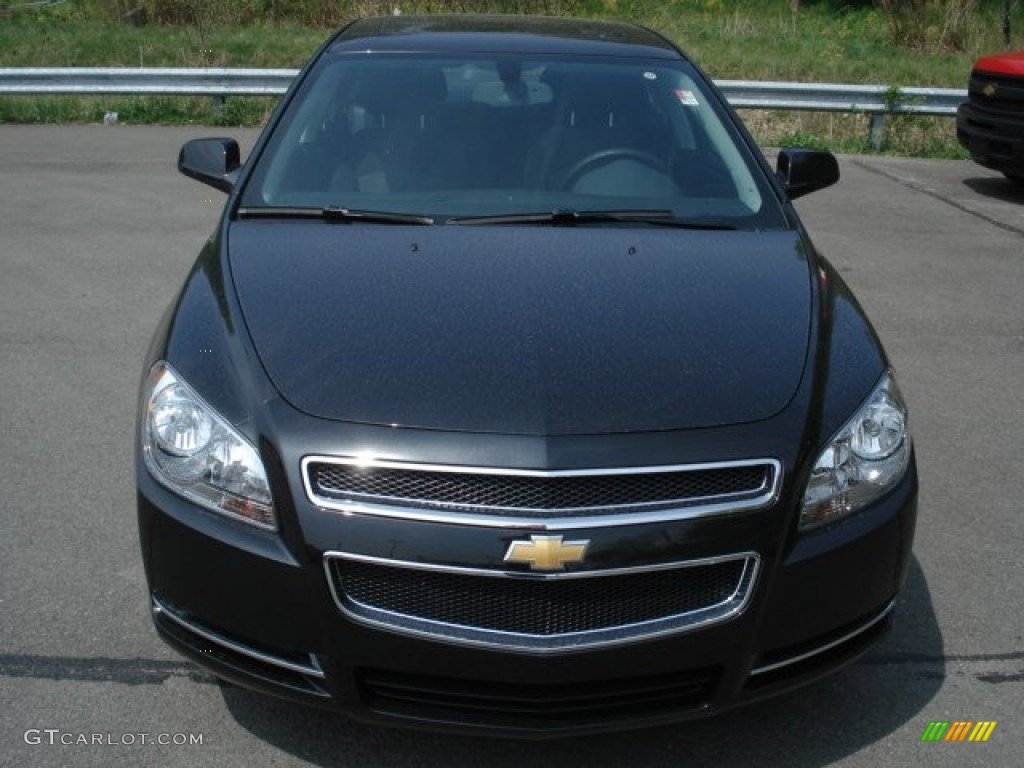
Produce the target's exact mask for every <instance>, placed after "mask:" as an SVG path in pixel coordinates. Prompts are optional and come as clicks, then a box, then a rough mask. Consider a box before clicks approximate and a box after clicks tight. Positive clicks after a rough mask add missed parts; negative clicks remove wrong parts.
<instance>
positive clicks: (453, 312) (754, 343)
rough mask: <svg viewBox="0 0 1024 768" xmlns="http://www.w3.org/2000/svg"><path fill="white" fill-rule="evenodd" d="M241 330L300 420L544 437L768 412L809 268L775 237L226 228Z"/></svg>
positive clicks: (625, 231)
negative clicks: (313, 418)
mask: <svg viewBox="0 0 1024 768" xmlns="http://www.w3.org/2000/svg"><path fill="white" fill-rule="evenodd" d="M228 241H229V242H228V247H229V248H230V256H229V261H230V269H231V274H232V278H233V282H234V286H235V289H236V291H237V295H238V298H239V302H240V305H241V308H242V314H243V317H244V320H245V324H246V326H247V328H248V330H249V333H250V334H251V337H252V340H253V343H254V344H255V347H256V350H257V352H258V354H259V357H260V359H261V360H262V362H263V365H264V367H265V369H266V372H267V374H268V375H269V377H270V379H271V380H272V381H273V383H274V385H275V386H276V387H277V389H278V390H279V392H280V393H281V395H282V397H283V398H284V399H285V400H287V401H288V402H289V403H291V404H292V405H293V406H294V407H295V408H298V409H300V410H301V411H304V412H305V413H307V414H310V415H313V416H318V417H322V418H327V419H337V420H344V421H349V422H359V423H369V424H383V425H395V426H403V427H419V428H428V429H438V430H458V431H473V432H500V433H508V434H533V435H559V434H597V433H611V432H632V431H653V430H668V429H682V428H699V427H713V426H721V425H729V424H737V423H743V422H752V421H759V420H762V419H766V418H769V417H771V416H773V415H775V414H776V413H778V412H779V411H780V410H782V409H783V408H784V407H785V405H786V404H787V403H788V402H789V400H790V399H791V398H792V397H793V395H794V393H795V391H796V388H797V386H798V384H799V382H800V379H801V376H802V375H803V370H804V367H805V365H806V357H807V349H808V339H809V333H810V325H811V317H812V307H811V301H812V298H811V278H810V271H809V268H808V261H807V256H806V253H805V252H804V250H803V246H802V244H801V239H800V237H799V235H798V233H796V232H794V231H777V232H719V231H715V232H697V231H681V230H672V229H658V228H653V227H651V228H637V227H589V228H588V227H571V228H558V227H536V226H534V227H520V226H460V227H455V226H435V227H406V226H382V225H381V226H378V225H368V224H339V223H330V222H324V221H302V220H253V221H245V220H242V221H237V222H234V223H233V224H232V225H231V226H230V229H229V237H228Z"/></svg>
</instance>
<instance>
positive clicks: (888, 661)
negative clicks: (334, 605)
mask: <svg viewBox="0 0 1024 768" xmlns="http://www.w3.org/2000/svg"><path fill="white" fill-rule="evenodd" d="M1014 661H1024V651H1012V652H1008V653H983V654H949V655H928V654H918V653H888V654H887V653H878V654H874V655H871V656H868V657H867V658H865V659H863V660H862V661H861V662H860V663H861V664H865V665H867V666H889V665H898V666H904V665H905V666H910V665H918V664H923V665H929V666H940V667H943V668H944V667H945V666H946V665H947V664H955V665H964V664H970V665H975V666H984V665H994V666H996V667H1002V666H1004V664H1003V663H1005V662H1014ZM1001 662H1002V663H1001ZM969 674H972V675H973V676H974V677H975V678H976V679H977V680H979V681H981V682H983V683H990V684H999V683H1021V682H1024V669H1022V670H1020V671H1010V670H1005V669H995V670H992V669H986V670H984V671H982V670H977V671H972V672H970V673H969ZM924 676H925V677H929V678H934V677H939V678H943V677H945V676H946V674H945V672H933V671H931V672H927V673H924ZM0 677H9V678H14V677H19V678H33V679H37V680H56V681H63V680H72V681H77V682H88V683H103V682H112V683H121V684H123V685H159V684H162V683H164V682H166V681H167V680H168V679H169V678H171V677H185V678H188V679H189V680H191V681H193V682H195V683H201V684H204V685H209V684H216V678H214V677H213V676H212V675H210V674H209V673H206V672H204V671H202V669H201V668H200V667H198V666H196V665H195V664H193V663H191V662H189V661H185V660H182V661H161V660H157V659H142V658H126V659H116V658H110V657H103V656H96V657H75V656H40V655H33V654H2V655H0Z"/></svg>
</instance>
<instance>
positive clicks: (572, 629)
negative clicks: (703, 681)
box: [326, 554, 757, 649]
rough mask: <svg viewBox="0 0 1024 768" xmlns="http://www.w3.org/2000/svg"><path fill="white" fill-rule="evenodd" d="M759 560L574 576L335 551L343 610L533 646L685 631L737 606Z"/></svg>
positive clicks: (331, 563)
mask: <svg viewBox="0 0 1024 768" xmlns="http://www.w3.org/2000/svg"><path fill="white" fill-rule="evenodd" d="M756 562H757V559H756V557H755V556H752V555H750V556H744V555H738V556H735V557H732V558H730V559H725V560H719V561H710V562H697V563H686V564H679V565H677V566H673V567H668V568H662V569H658V570H648V571H640V572H618V573H616V572H614V571H613V572H609V573H605V574H602V573H601V572H600V571H596V572H592V573H587V574H586V575H574V577H573V578H547V579H540V578H515V577H509V576H504V575H494V574H486V573H480V572H476V573H474V572H447V571H440V570H422V569H420V568H416V567H411V566H408V565H404V564H400V565H395V564H391V563H381V562H376V561H371V562H366V561H363V560H361V559H358V558H354V559H350V558H346V557H344V556H341V555H338V554H335V555H333V556H330V557H329V558H328V559H327V561H326V563H327V573H328V578H329V579H330V581H331V587H332V590H333V592H334V594H335V597H336V598H337V600H338V603H339V605H340V607H341V608H342V609H343V610H345V611H346V612H348V613H349V614H351V615H353V616H355V617H359V618H364V619H367V620H369V621H371V622H372V623H374V624H377V625H385V626H392V627H394V628H396V629H398V630H406V631H412V632H414V633H416V634H427V635H432V636H437V637H440V638H450V639H454V640H459V639H462V640H466V641H470V642H482V643H484V644H490V645H508V646H517V647H534V648H541V649H543V648H564V647H570V646H575V647H582V646H584V645H588V644H600V643H601V642H607V641H613V640H622V639H627V638H629V637H638V636H643V635H645V634H650V633H651V632H662V631H673V630H677V629H684V628H686V627H687V626H692V625H695V624H698V623H708V622H712V621H719V620H722V619H725V618H727V617H729V616H731V615H733V614H735V613H736V612H738V611H739V610H740V609H741V608H742V606H743V605H744V604H745V600H746V596H747V595H748V594H749V591H750V588H751V586H752V584H753V580H754V572H755V570H756Z"/></svg>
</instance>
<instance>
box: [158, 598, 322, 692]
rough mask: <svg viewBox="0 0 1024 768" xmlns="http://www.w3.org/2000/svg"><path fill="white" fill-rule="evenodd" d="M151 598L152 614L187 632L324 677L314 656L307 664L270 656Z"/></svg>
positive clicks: (254, 657)
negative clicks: (229, 638) (179, 614)
mask: <svg viewBox="0 0 1024 768" xmlns="http://www.w3.org/2000/svg"><path fill="white" fill-rule="evenodd" d="M152 600H153V606H152V610H153V615H154V616H166V617H167V618H168V619H170V620H171V621H173V622H174V623H175V624H177V625H178V626H181V627H184V628H185V629H187V630H188V631H189V632H192V633H194V634H196V635H199V636H200V637H202V638H203V639H205V640H209V641H210V642H211V643H215V644H216V645H220V646H223V647H224V648H227V649H228V650H230V651H234V652H235V653H238V654H241V655H242V656H248V657H249V658H251V659H255V660H256V661H261V662H263V663H264V664H269V665H271V666H274V667H280V668H281V669H287V670H288V671H290V672H298V673H299V674H301V675H309V676H310V677H315V678H317V679H319V680H323V679H324V673H323V670H322V669H320V666H319V664H317V662H316V658H315V657H313V656H312V655H311V656H310V657H309V665H305V664H297V663H295V662H293V661H288V660H287V659H282V658H280V657H278V656H272V655H270V654H268V653H263V652H262V651H257V650H256V649H255V648H250V647H249V646H246V645H242V644H241V643H238V642H235V641H234V640H228V639H227V638H226V637H224V636H223V635H221V634H219V633H217V632H214V631H213V630H210V629H207V628H206V627H201V626H199V625H197V624H194V623H193V622H191V621H188V620H187V619H184V618H182V617H181V616H178V615H177V614H176V613H175V612H174V611H173V610H171V609H170V608H168V607H167V606H166V605H164V604H163V603H162V602H160V600H159V599H158V598H156V597H153V598H152Z"/></svg>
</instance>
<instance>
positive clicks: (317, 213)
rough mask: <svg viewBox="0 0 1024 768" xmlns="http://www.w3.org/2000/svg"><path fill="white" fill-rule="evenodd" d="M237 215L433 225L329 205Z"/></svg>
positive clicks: (424, 219) (420, 219)
mask: <svg viewBox="0 0 1024 768" xmlns="http://www.w3.org/2000/svg"><path fill="white" fill-rule="evenodd" d="M238 215H239V216H241V217H243V218H246V219H326V220H327V221H347V222H357V221H362V222H365V223H367V224H418V225H423V226H426V225H428V224H433V223H434V220H433V219H432V218H431V217H429V216H421V215H419V214H415V213H390V212H388V211H353V210H349V209H348V208H341V207H339V206H335V205H329V206H327V207H326V208H279V207H274V206H257V207H247V208H239V209H238Z"/></svg>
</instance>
